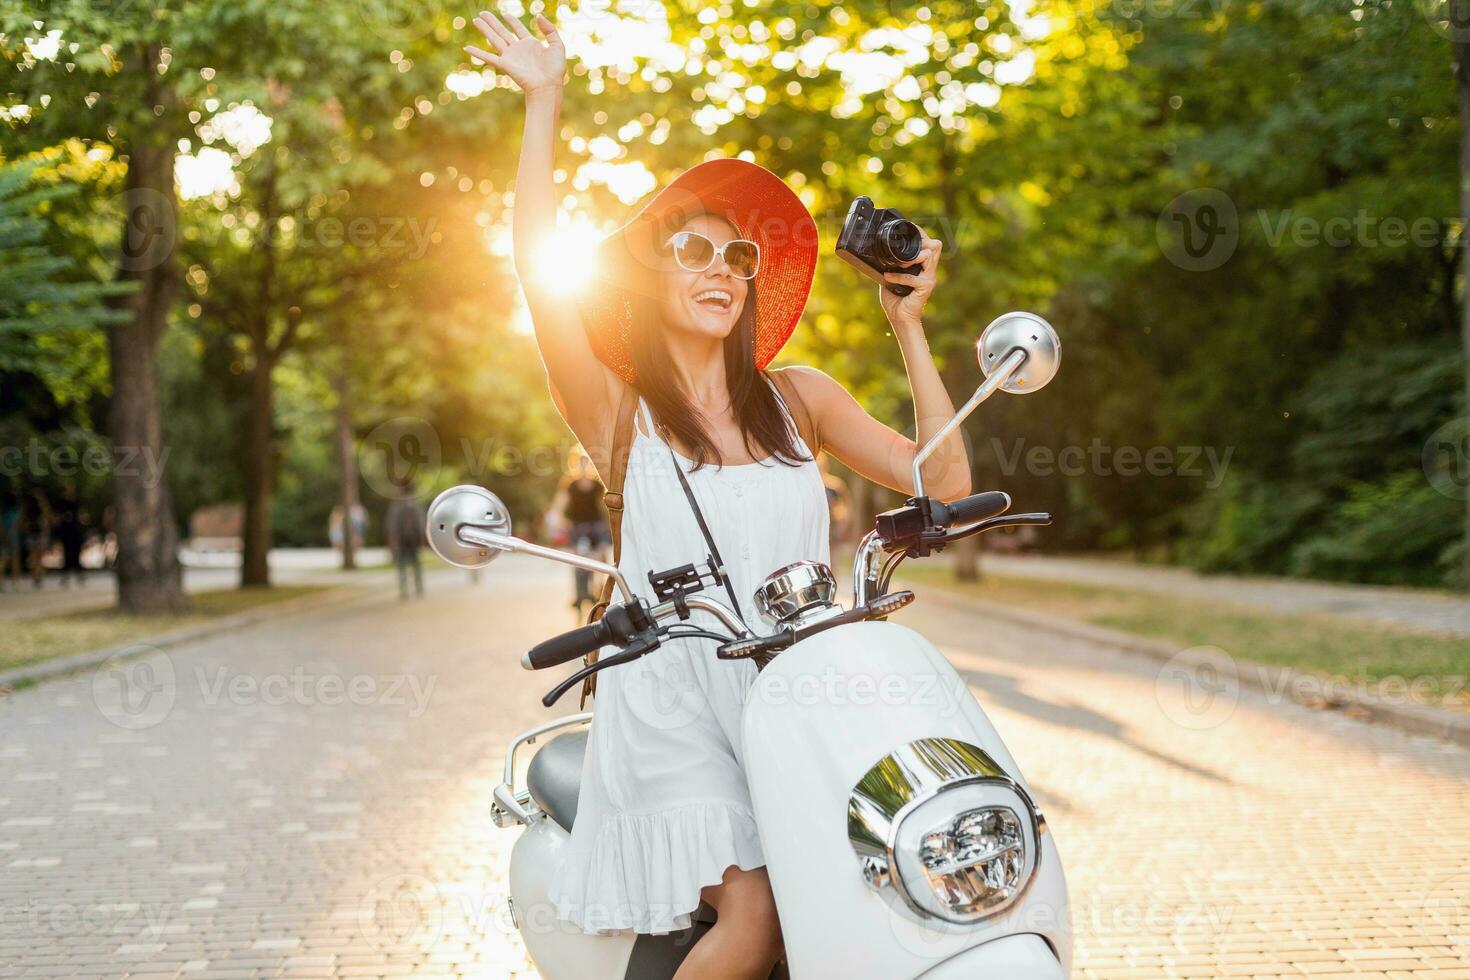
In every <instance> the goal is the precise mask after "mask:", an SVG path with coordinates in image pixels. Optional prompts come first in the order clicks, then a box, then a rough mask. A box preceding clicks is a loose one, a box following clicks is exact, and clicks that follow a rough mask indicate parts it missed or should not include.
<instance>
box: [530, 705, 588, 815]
mask: <svg viewBox="0 0 1470 980" xmlns="http://www.w3.org/2000/svg"><path fill="white" fill-rule="evenodd" d="M586 755H587V729H585V728H584V729H582V730H581V731H575V732H563V733H562V734H560V735H558V736H556V737H555V738H553V739H552V740H551V741H549V742H547V743H546V744H545V745H543V746H541V750H540V751H539V752H537V753H536V754H535V755H534V756H532V757H531V765H530V766H529V767H528V768H527V769H526V789H528V790H530V792H531V799H533V800H535V801H536V805H537V806H539V807H541V809H542V810H545V811H546V815H547V816H548V817H550V818H551V819H552V820H555V821H556V823H557V825H558V826H560V827H561V828H562V829H563V830H565V831H567V832H568V833H570V832H571V830H572V824H573V823H574V822H575V821H576V819H577V796H578V794H579V793H580V792H581V789H582V759H583V757H584V756H586Z"/></svg>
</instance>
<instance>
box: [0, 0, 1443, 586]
mask: <svg viewBox="0 0 1470 980" xmlns="http://www.w3.org/2000/svg"><path fill="white" fill-rule="evenodd" d="M1452 6H1453V4H1452V3H1449V2H1434V0H1422V2H1407V0H1395V2H1390V0H1250V2H1247V0H1086V2H1072V0H1032V2H1028V0H1014V2H993V3H992V2H947V0H936V2H931V3H927V4H921V3H899V2H886V3H874V2H864V0H844V2H841V3H836V2H811V3H786V2H753V0H744V2H740V3H719V2H692V0H690V2H669V3H659V2H654V0H624V2H618V3H606V2H590V0H589V2H583V3H580V4H577V5H574V6H562V7H559V8H555V9H553V8H551V7H550V6H547V7H545V8H544V9H546V10H547V11H548V12H550V13H551V14H552V15H553V16H554V17H555V19H556V20H557V21H558V22H559V24H560V27H561V30H562V33H563V35H564V37H565V38H566V41H567V44H568V47H569V49H570V53H571V59H572V74H571V77H570V81H569V85H568V91H567V99H566V104H565V108H564V111H563V132H562V135H563V138H564V147H563V151H562V152H561V154H560V157H559V162H558V167H559V169H558V171H557V179H558V181H559V183H560V185H561V186H562V187H563V188H564V191H565V198H564V202H563V203H564V214H563V218H564V219H565V220H564V226H563V229H562V233H561V236H560V240H559V241H558V242H557V243H556V246H555V247H554V248H552V249H548V253H547V255H546V256H545V257H544V260H543V268H544V274H545V275H546V276H548V277H551V278H553V279H555V280H556V281H557V282H558V283H562V284H565V286H566V288H567V289H568V290H569V291H570V290H572V289H575V288H578V286H579V285H580V284H581V283H582V282H583V281H585V280H586V278H587V277H588V276H589V275H590V272H591V269H590V267H589V266H588V264H587V258H586V256H587V253H588V250H589V248H590V246H591V244H592V243H593V242H595V241H596V240H597V238H598V237H599V236H600V235H602V234H604V233H606V232H607V231H609V230H611V229H612V228H614V227H616V226H617V225H618V224H619V223H620V222H621V221H622V220H623V219H625V218H626V217H627V216H628V215H630V214H631V213H632V211H633V209H634V208H635V206H636V203H637V202H638V201H639V200H640V199H642V198H643V197H644V196H646V195H647V194H649V193H650V192H652V191H653V190H654V189H655V188H656V187H658V186H661V185H662V184H663V183H664V182H666V181H667V180H668V179H669V178H671V177H672V176H673V175H674V174H676V173H678V172H679V171H681V170H682V169H684V168H687V167H689V166H691V165H693V164H694V163H696V162H698V161H700V160H703V159H709V158H713V157H721V156H740V157H743V158H745V159H749V160H754V161H756V162H758V163H760V164H762V165H764V166H766V167H769V168H771V169H772V170H774V171H776V172H777V173H778V174H780V175H781V176H783V177H784V178H785V179H786V180H787V181H788V182H789V184H790V185H791V186H792V187H793V188H795V189H796V190H797V192H798V193H799V194H800V195H801V197H802V199H803V200H804V201H805V203H806V204H807V205H808V207H809V208H810V209H811V211H812V212H813V214H814V215H816V216H817V218H818V221H819V226H820V228H821V232H822V245H823V259H822V260H821V263H820V266H819V272H818V281H817V286H816V289H815V291H814V294H813V296H812V300H811V302H810V304H809V306H808V309H807V312H806V317H805V319H804V321H803V323H802V325H801V327H800V329H799V331H798V333H797V335H796V338H795V340H794V341H793V343H792V344H791V345H790V346H789V348H788V350H787V351H786V353H785V355H784V360H786V361H794V362H805V363H811V364H814V365H817V366H819V367H821V368H822V369H824V370H826V371H827V372H829V373H831V374H832V375H834V376H835V377H837V378H838V379H840V380H841V381H843V382H844V383H846V384H848V385H850V386H851V387H852V389H853V390H854V392H855V393H856V394H857V395H858V396H859V397H860V398H861V400H862V401H863V402H864V404H865V405H866V406H867V407H868V408H869V409H870V410H871V411H873V412H874V413H875V414H877V415H878V416H880V417H882V418H884V419H886V420H888V421H889V422H891V423H892V424H894V425H895V426H898V427H911V425H912V409H911V405H910V403H909V398H908V393H907V390H906V388H907V386H906V382H905V377H904V373H903V370H902V361H901V358H900V356H899V353H898V350H897V346H896V344H895V343H894V341H893V339H892V337H891V336H889V335H888V333H887V325H886V323H885V321H884V318H883V316H882V313H881V310H880V308H879V306H878V303H877V297H876V295H874V292H875V291H874V289H873V288H872V287H871V284H869V283H868V282H867V281H866V280H861V279H859V277H857V276H856V274H855V273H854V272H853V271H852V270H851V269H849V268H848V267H846V266H845V265H843V264H842V263H841V262H839V261H837V260H836V259H835V258H834V257H833V256H832V254H831V246H832V242H833V241H834V240H835V237H836V232H837V230H838V228H839V227H840V224H841V220H842V217H843V215H844V214H845V212H846V209H847V206H848V204H849V202H850V201H851V199H852V198H853V196H855V195H858V194H867V195H870V196H871V197H873V198H874V199H875V201H877V203H878V204H879V205H881V206H886V207H896V208H899V209H901V210H902V211H903V212H904V213H905V214H906V215H908V216H910V217H912V218H914V219H915V220H916V221H918V222H919V223H920V224H921V225H922V226H924V228H925V229H926V230H927V231H928V232H929V233H930V234H932V235H934V236H936V237H938V238H941V239H942V240H943V241H944V243H945V252H944V258H943V262H942V268H941V281H940V287H939V289H938V290H937V292H936V294H935V298H934V300H933V301H932V303H931V305H930V312H929V315H928V331H929V337H930V340H931V343H932V346H933V349H934V352H935V354H936V356H937V357H938V358H939V360H940V362H941V364H942V368H943V372H944V376H945V378H946V380H947V383H948V386H949V388H950V391H951V393H952V394H953V395H954V396H955V399H956V401H957V402H958V401H959V400H960V399H961V398H962V397H964V395H965V394H966V393H967V392H968V391H969V390H970V389H972V388H973V386H974V385H975V384H976V383H977V381H978V380H979V377H980V373H979V370H978V367H977V365H976V363H975V359H974V354H973V343H974V341H975V339H976V338H977V337H978V335H979V333H980V331H981V330H982V329H983V327H984V326H985V324H986V323H988V322H989V321H990V320H991V319H993V318H994V317H995V316H996V315H998V314H1000V313H1002V312H1004V311H1006V310H1009V309H1013V308H1023V309H1029V310H1033V311H1036V312H1039V313H1041V314H1043V315H1044V316H1046V317H1048V318H1049V319H1050V320H1051V321H1052V322H1053V323H1054V324H1055V325H1056V327H1057V328H1058V330H1059V332H1060V333H1061V336H1062V338H1063V342H1064V345H1065V348H1066V359H1065V361H1064V363H1063V367H1062V373H1061V375H1060V376H1059V377H1058V379H1057V380H1056V382H1054V383H1053V385H1052V386H1051V388H1049V389H1048V391H1047V393H1046V395H1045V396H1043V397H1038V398H1009V399H999V400H996V401H994V402H992V403H991V404H989V405H987V406H986V407H985V408H984V409H982V410H981V411H980V412H979V413H977V414H976V415H975V416H974V417H973V418H972V419H971V420H970V422H969V423H968V424H967V430H968V436H969V439H970V442H971V446H972V456H973V461H974V467H975V471H976V485H977V487H985V488H989V487H998V488H1002V489H1005V490H1007V491H1009V492H1010V493H1011V494H1012V496H1013V497H1014V498H1015V499H1016V501H1017V503H1018V505H1019V506H1020V507H1022V508H1024V509H1028V510H1032V509H1036V510H1039V509H1051V510H1053V511H1055V512H1056V513H1057V515H1058V521H1057V524H1056V526H1055V527H1054V528H1052V529H1050V530H1048V531H1046V532H1044V533H1042V534H1040V535H1036V536H1035V537H1034V538H1030V539H1025V540H1007V539H1001V540H1000V542H999V543H998V544H995V545H993V546H994V547H999V548H1002V549H1006V550H1018V549H1045V550H1047V551H1064V552H1103V553H1107V554H1109V555H1112V556H1115V557H1124V558H1127V559H1129V560H1138V561H1144V562H1155V563H1170V564H1177V565H1184V566H1189V567H1192V568H1196V569H1200V570H1204V571H1212V572H1222V571H1224V572H1238V573H1269V574H1274V575H1283V576H1293V577H1304V578H1320V579H1334V580H1342V581H1351V582H1368V583H1378V584H1395V585H1416V586H1429V587H1439V588H1450V589H1463V588H1464V587H1465V586H1466V584H1467V580H1466V575H1465V571H1464V568H1465V554H1466V552H1465V545H1464V542H1465V537H1466V503H1465V501H1466V497H1467V493H1466V488H1467V473H1470V471H1467V466H1470V462H1467V455H1466V445H1467V435H1470V433H1467V428H1466V425H1465V421H1464V402H1465V390H1466V359H1465V356H1464V352H1463V348H1462V340H1461V324H1462V323H1463V322H1464V320H1465V306H1464V295H1463V293H1464V279H1463V276H1462V274H1461V268H1462V260H1463V243H1462V237H1461V232H1462V220H1461V217H1460V213H1461V205H1460V201H1459V197H1458V191H1457V188H1458V187H1459V186H1460V182H1461V149H1460V147H1461V142H1462V132H1463V130H1462V127H1461V125H1460V123H1459V119H1460V113H1461V106H1462V99H1461V94H1460V91H1459V89H1458V88H1457V78H1456V58H1457V50H1458V49H1459V48H1460V47H1463V44H1459V43H1457V42H1463V41H1465V40H1466V39H1467V34H1466V32H1464V31H1461V30H1458V29H1457V26H1456V25H1457V24H1459V23H1461V22H1460V21H1458V20H1457V19H1456V18H1455V17H1454V16H1453V15H1454V13H1455V11H1454V10H1452V9H1451V8H1452ZM501 9H503V10H504V11H505V12H507V13H510V14H518V13H519V14H526V13H529V12H534V11H537V10H540V9H543V7H542V5H541V4H536V3H533V4H530V5H528V6H522V5H520V4H518V3H514V2H512V3H508V4H506V5H505V6H504V7H503V8H501ZM475 12H476V11H474V10H472V9H470V8H461V7H459V6H455V5H448V4H445V3H442V2H439V0H427V2H408V0H313V2H309V3H308V2H298V0H237V2H233V3H229V4H223V3H205V2H197V3H195V2H179V0H102V2H99V0H49V2H46V3H35V2H16V0H0V52H3V58H4V82H3V85H0V247H3V253H0V494H3V497H4V501H3V504H0V509H3V510H4V512H5V513H6V515H7V517H6V521H7V524H6V527H7V534H11V533H12V530H11V529H14V536H13V537H12V538H11V539H10V540H12V542H13V544H12V546H11V547H10V549H9V550H8V551H7V557H9V556H11V555H15V556H17V558H16V562H15V565H16V568H17V570H18V571H19V574H18V575H15V576H12V575H10V574H6V575H4V576H0V579H3V580H4V581H5V583H6V585H7V587H14V588H17V589H19V588H26V587H30V583H29V580H28V576H29V571H30V570H29V564H28V563H29V561H30V559H29V557H28V556H29V555H30V554H39V555H41V556H42V559H43V565H44V566H45V568H46V572H45V574H47V575H53V573H56V572H58V571H59V569H60V568H62V567H64V566H65V565H66V564H67V563H68V561H69V559H68V557H67V550H68V549H71V550H73V551H75V550H78V549H84V550H83V554H82V557H81V559H80V560H81V562H82V564H84V565H86V566H88V567H89V568H94V567H98V566H102V565H115V566H116V569H117V572H118V575H119V580H120V592H119V595H120V601H121V604H122V606H123V607H124V608H126V609H131V610H136V611H159V610H170V609H178V608H182V606H183V605H184V604H185V603H186V599H185V598H184V594H183V592H182V590H181V589H182V587H181V585H180V576H179V568H178V559H177V546H178V545H179V544H180V543H183V544H186V545H188V546H190V547H192V548H195V549H196V550H197V551H198V552H199V553H205V552H208V551H210V550H211V549H215V550H222V551H224V552H228V553H233V552H234V551H239V552H241V558H240V559H239V568H240V572H239V581H240V583H241V584H244V585H262V584H266V583H267V582H268V581H269V579H270V576H271V568H270V566H269V565H268V564H267V562H266V555H267V553H268V551H269V549H271V548H273V547H274V548H281V547H320V548H325V547H328V546H330V545H334V544H335V545H336V546H338V547H340V546H341V545H342V543H343V537H344V535H343V533H342V530H341V529H342V526H343V521H342V515H343V514H352V515H353V519H352V520H351V521H349V522H348V523H349V524H350V525H351V526H352V527H353V528H354V530H355V531H356V532H357V533H354V534H347V535H345V537H346V538H347V539H348V540H349V541H351V542H352V543H353V544H355V545H357V546H359V547H361V546H371V545H375V544H378V543H381V542H382V541H383V539H384V533H385V524H384V522H385V513H386V510H387V508H388V506H389V504H390V502H391V501H392V500H393V499H394V498H395V497H399V496H403V495H404V494H405V493H411V494H413V495H416V496H418V497H419V499H421V500H423V499H427V498H428V496H429V495H431V494H433V493H434V492H436V491H437V490H438V489H441V488H442V487H445V486H448V485H451V484H453V483H457V482H462V481H474V482H480V483H484V484H486V485H488V486H491V487H493V488H494V489H495V490H496V491H497V492H498V493H499V494H500V495H501V496H503V497H504V498H505V499H506V500H507V501H508V502H509V504H510V506H511V508H512V510H513V512H514V513H515V515H516V518H517V521H518V527H519V528H520V529H522V530H523V531H526V532H527V533H533V529H535V528H536V527H537V526H538V524H539V522H540V520H541V517H542V512H543V511H544V510H545V509H546V507H547V506H548V504H549V502H550V501H551V499H552V496H553V494H554V492H555V489H556V487H557V486H558V484H559V483H560V482H561V481H563V479H564V477H565V473H566V467H567V463H566V460H567V453H568V450H569V449H570V448H571V447H572V445H573V440H572V438H571V436H570V434H569V433H568V432H567V430H566V429H565V428H564V427H563V426H562V424H561V423H560V421H559V419H558V418H557V416H556V414H555V412H554V409H553V408H552V405H551V402H550V399H549V398H548V396H547V393H546V390H545V384H544V377H543V374H542V371H541V367H540V364H539V361H538V358H537V354H536V350H535V348H534V345H533V340H532V337H531V336H530V332H529V329H530V328H529V321H528V318H527V315H526V311H525V309H524V306H523V304H522V302H521V298H520V293H519V287H518V285H517V283H516V281H515V278H514V275H513V272H512V269H511V262H510V254H509V253H510V234H509V221H510V213H511V209H512V207H513V204H514V195H515V186H514V168H515V163H516V154H517V150H518V146H519V126H520V120H521V100H520V97H519V94H518V93H517V92H515V91H514V90H513V89H512V88H511V87H510V83H509V82H508V81H507V80H504V79H500V78H498V77H497V76H496V75H495V74H494V73H493V72H491V71H489V70H488V69H486V70H482V69H481V68H479V67H478V66H474V65H472V64H471V63H470V62H469V60H468V58H467V56H466V55H464V54H463V52H462V50H461V48H462V46H463V45H464V44H466V43H474V41H475V37H474V29H473V27H471V26H469V25H468V23H467V20H468V18H469V17H470V16H473V14H474V13H475ZM1466 23H1470V21H1466ZM833 469H834V471H835V472H836V473H837V475H838V477H839V478H840V477H842V475H843V474H842V471H841V467H840V466H834V467H833ZM403 488H407V489H406V490H405V489H403ZM849 489H850V491H851V498H852V503H851V507H852V508H853V511H854V512H855V514H856V515H857V518H858V519H857V520H856V521H854V523H855V524H857V523H860V520H861V516H862V514H864V513H871V512H873V511H875V510H877V509H882V508H883V507H885V506H888V505H889V504H890V503H891V502H892V497H891V496H889V495H887V494H886V493H884V492H876V491H870V490H868V489H867V488H864V487H862V486H859V485H858V481H851V482H850V486H849ZM334 511H335V512H336V519H335V532H334V521H333V513H334ZM69 521H75V522H77V523H78V524H80V526H81V528H82V530H81V531H80V532H78V531H77V530H76V529H74V528H73V529H70V530H68V529H67V526H66V525H67V523H68V522H69ZM43 529H44V531H45V534H44V535H42V530H43ZM78 533H80V535H81V539H82V543H81V544H75V543H74V542H75V541H76V539H77V536H78ZM33 536H34V537H33ZM68 541H71V542H73V543H72V544H68ZM348 550H352V549H350V548H349V549H348ZM955 560H956V561H957V562H958V563H959V564H960V570H961V572H962V573H964V574H973V573H974V572H975V571H976V569H975V567H974V563H975V556H974V555H972V554H969V555H966V554H962V555H959V556H958V557H957V558H956V559H955ZM347 561H348V563H349V564H351V563H353V561H354V557H353V556H350V555H349V556H348V558H347ZM48 581H49V579H48Z"/></svg>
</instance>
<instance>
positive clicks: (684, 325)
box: [659, 214, 750, 339]
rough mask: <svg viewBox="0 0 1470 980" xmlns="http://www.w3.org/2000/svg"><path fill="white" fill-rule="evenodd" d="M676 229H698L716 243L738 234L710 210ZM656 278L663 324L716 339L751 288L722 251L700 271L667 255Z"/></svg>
mask: <svg viewBox="0 0 1470 980" xmlns="http://www.w3.org/2000/svg"><path fill="white" fill-rule="evenodd" d="M678 230H679V231H692V232H697V233H699V234H701V235H703V236H704V237H706V238H708V239H709V240H710V241H712V242H714V243H715V246H716V247H719V246H721V245H723V244H725V243H726V242H728V241H730V240H731V239H734V238H739V237H740V233H739V232H738V231H736V230H735V226H734V225H732V224H730V222H728V221H726V220H725V219H724V218H721V217H719V216H717V215H712V214H701V215H698V216H696V217H693V218H690V219H689V220H688V221H686V222H685V223H684V224H683V225H682V226H681V227H680V228H679V229H678ZM659 279H660V284H661V288H660V290H659V302H660V309H661V312H662V314H663V322H664V326H665V327H666V328H668V329H672V330H687V331H690V332H692V333H697V334H700V335H701V336H705V337H711V338H715V339H723V338H724V337H726V336H728V335H729V333H730V331H731V330H733V329H734V327H735V323H736V321H738V320H739V319H740V311H741V310H742V309H743V308H744V306H745V297H746V294H747V293H748V291H749V289H750V284H749V283H748V282H747V281H746V280H744V279H737V278H736V277H735V275H734V274H733V273H732V272H731V271H730V267H729V266H728V265H727V264H726V263H725V258H724V256H722V255H717V256H715V260H714V261H713V262H712V263H710V267H709V268H708V269H705V270H704V271H703V272H690V271H689V270H687V269H684V268H682V267H681V266H680V265H679V264H678V263H677V262H675V261H674V258H673V256H672V255H666V256H664V260H663V265H662V267H661V270H660V273H659Z"/></svg>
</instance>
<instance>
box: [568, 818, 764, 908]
mask: <svg viewBox="0 0 1470 980" xmlns="http://www.w3.org/2000/svg"><path fill="white" fill-rule="evenodd" d="M765 863H766V859H765V853H764V852H763V851H762V849H761V844H760V834H759V832H758V831H757V830H756V824H755V815H754V814H753V813H751V811H750V810H749V809H748V808H746V807H743V806H739V805H736V804H732V803H726V802H705V803H688V804H682V805H679V806H674V807H670V808H669V809H666V810H658V811H653V812H648V813H618V814H615V815H611V816H608V817H605V818H604V819H603V820H602V822H601V825H600V826H599V827H598V829H597V834H596V838H595V839H594V841H593V843H592V846H591V848H590V849H589V850H587V851H581V852H571V853H568V855H567V858H566V860H565V861H563V862H562V865H561V867H560V868H558V869H557V872H556V875H555V877H554V878H553V880H552V883H551V889H550V897H551V900H552V902H553V903H554V904H555V905H556V916H557V918H558V919H562V920H565V921H568V922H572V923H574V924H575V925H577V926H578V927H580V928H581V929H582V931H583V932H585V933H615V932H623V931H625V930H629V929H631V930H633V931H634V932H637V933H643V934H649V935H662V934H664V933H670V932H679V931H682V930H684V929H688V928H689V925H690V922H691V918H690V917H691V915H692V913H693V912H694V910H695V909H697V908H698V907H699V902H700V897H699V893H700V890H701V889H703V888H705V887H708V886H709V885H718V884H719V883H720V882H721V881H722V880H723V879H724V875H725V871H726V870H727V869H728V868H729V867H730V866H731V865H734V866H737V867H739V868H740V869H741V870H742V871H751V870H754V869H755V868H759V867H763V866H764V865H765Z"/></svg>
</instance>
